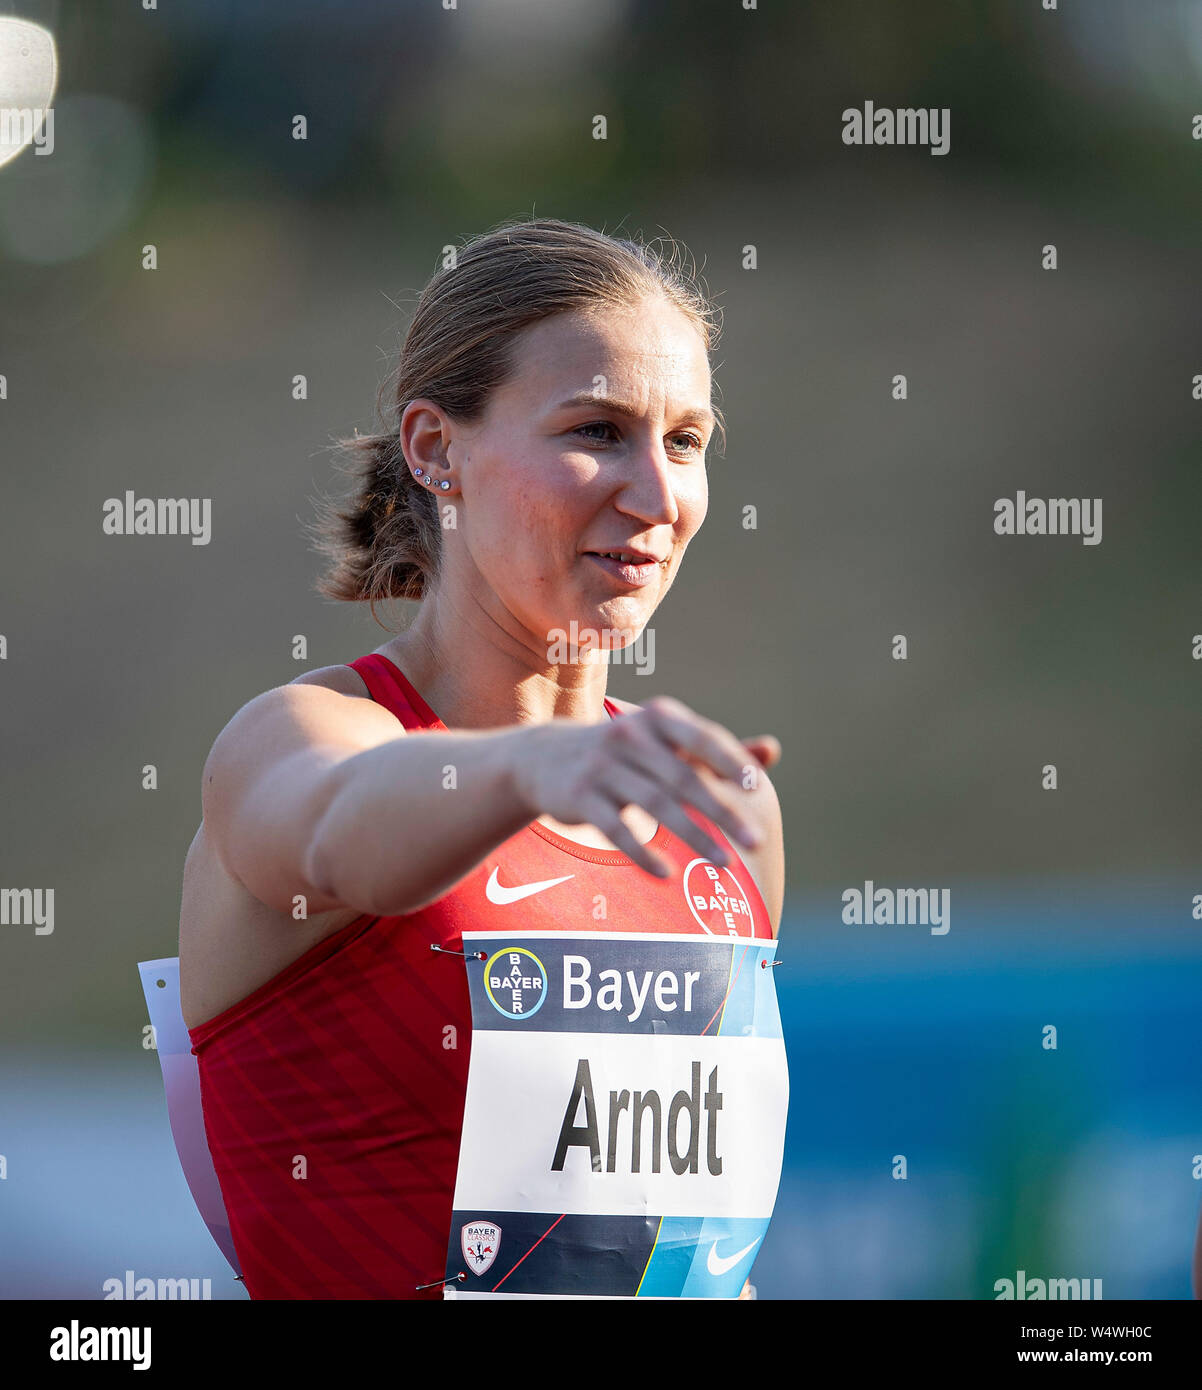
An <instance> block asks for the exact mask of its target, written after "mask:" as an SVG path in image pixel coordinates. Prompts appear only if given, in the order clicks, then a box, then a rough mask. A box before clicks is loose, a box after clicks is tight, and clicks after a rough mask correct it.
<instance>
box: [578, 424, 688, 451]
mask: <svg viewBox="0 0 1202 1390" xmlns="http://www.w3.org/2000/svg"><path fill="white" fill-rule="evenodd" d="M590 430H608V431H609V432H610V435H611V437H612V436H615V435H616V434H617V426H616V425H614V423H613V422H612V421H611V420H593V421H591V422H590V423H589V424H587V425H577V426H576V428H575V429H574V430H573V431H572V433H573V434H580V435H584V436H585V438H588V439H591V440H592V441H593V442H594V443H595V444H603V443H606V442H608V441H607V440H605V439H602V438H599V437H598V436H597V435H592V434H589V431H590ZM669 438H670V439H673V440H675V441H676V442H677V452H679V453H692V454H703V453H705V440H704V439H702V438H700V437H699V436H698V435H696V434H693V433H692V431H691V430H681V431H679V432H678V433H676V434H673V435H670V436H669ZM680 441H684V442H683V443H681V442H680Z"/></svg>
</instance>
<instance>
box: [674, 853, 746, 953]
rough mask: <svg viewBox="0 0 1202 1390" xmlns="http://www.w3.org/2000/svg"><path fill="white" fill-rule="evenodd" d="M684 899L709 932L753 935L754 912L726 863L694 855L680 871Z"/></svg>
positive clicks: (707, 932)
mask: <svg viewBox="0 0 1202 1390" xmlns="http://www.w3.org/2000/svg"><path fill="white" fill-rule="evenodd" d="M682 882H683V884H684V900H685V902H687V903H688V905H689V911H690V912H691V913H692V914H693V919H694V921H695V922H696V923H697V925H698V926H699V927H700V928H701V930H702V931H703V932H705V933H706V934H707V935H709V936H754V935H755V914H754V913H753V912H752V910H751V899H750V898H749V897H748V896H747V894H746V893H745V892H744V891H743V885H742V884H741V883H740V882H739V880H738V879H737V878H736V877H735V876H734V874H733V873H732V872H731V871H730V869H728V868H727V867H726V866H725V865H722V866H721V867H719V865H717V864H713V863H711V862H710V861H709V860H708V859H694V860H692V861H691V862H690V863H689V864H686V865H685V870H684V874H683V875H682Z"/></svg>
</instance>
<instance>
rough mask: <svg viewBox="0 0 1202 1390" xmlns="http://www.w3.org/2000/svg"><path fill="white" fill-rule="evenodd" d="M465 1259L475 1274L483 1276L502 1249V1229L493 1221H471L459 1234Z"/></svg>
mask: <svg viewBox="0 0 1202 1390" xmlns="http://www.w3.org/2000/svg"><path fill="white" fill-rule="evenodd" d="M459 1243H460V1245H461V1246H462V1247H463V1258H464V1259H465V1260H466V1261H467V1267H468V1269H470V1270H471V1272H472V1273H473V1274H483V1273H484V1271H485V1270H486V1269H487V1268H488V1267H489V1265H491V1264H492V1262H493V1261H494V1260H495V1259H496V1258H497V1251H498V1250H500V1248H501V1228H500V1226H496V1225H494V1224H493V1223H492V1222H491V1221H469V1222H468V1223H467V1225H466V1226H464V1228H463V1229H462V1230H461V1231H460V1233H459Z"/></svg>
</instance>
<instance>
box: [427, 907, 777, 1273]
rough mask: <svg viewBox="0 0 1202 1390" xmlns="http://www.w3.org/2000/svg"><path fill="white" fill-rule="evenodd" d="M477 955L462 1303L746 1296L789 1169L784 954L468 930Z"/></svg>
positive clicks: (645, 939)
mask: <svg viewBox="0 0 1202 1390" xmlns="http://www.w3.org/2000/svg"><path fill="white" fill-rule="evenodd" d="M463 949H464V953H465V964H466V968H467V978H468V986H469V989H470V991H471V1003H472V1044H471V1049H472V1050H471V1061H470V1066H469V1069H468V1080H467V1094H466V1101H465V1106H464V1115H463V1137H462V1141H461V1144H460V1150H459V1168H458V1174H457V1178H456V1183H455V1198H454V1213H453V1216H452V1221H451V1234H450V1244H449V1248H448V1256H447V1274H448V1276H449V1279H450V1282H449V1283H448V1284H447V1286H446V1289H445V1291H444V1292H445V1296H446V1297H447V1298H737V1297H738V1295H739V1293H740V1291H741V1290H742V1288H743V1284H744V1282H745V1281H746V1279H747V1276H748V1274H749V1273H750V1270H751V1266H752V1262H753V1261H754V1259H755V1256H756V1253H757V1252H758V1250H759V1247H760V1244H761V1242H762V1241H763V1239H764V1235H765V1234H766V1232H767V1229H768V1221H769V1218H770V1217H771V1215H772V1208H773V1205H774V1203H775V1201H776V1192H777V1187H778V1185H779V1183H780V1170H781V1158H782V1155H783V1151H784V1140H785V1117H786V1112H787V1109H788V1100H789V1080H788V1071H787V1067H786V1061H785V1049H784V1041H783V1039H782V1036H781V1025H780V1011H779V1009H778V1008H777V1002H776V985H775V980H774V978H773V976H774V974H775V972H774V970H773V969H772V968H771V966H772V962H773V960H774V959H775V956H776V942H775V941H772V940H759V939H734V938H724V937H716V936H715V937H709V936H692V935H684V934H671V935H669V934H663V935H659V934H657V935H654V936H651V935H646V934H638V933H625V932H582V933H569V932H557V933H544V934H535V933H531V934H522V933H505V934H498V933H492V932H464V933H463ZM481 957H483V958H481Z"/></svg>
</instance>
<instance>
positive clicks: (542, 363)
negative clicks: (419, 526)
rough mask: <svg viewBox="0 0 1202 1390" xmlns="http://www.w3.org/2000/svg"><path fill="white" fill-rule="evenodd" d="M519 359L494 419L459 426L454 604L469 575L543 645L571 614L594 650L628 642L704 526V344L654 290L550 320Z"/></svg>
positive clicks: (451, 562) (450, 556)
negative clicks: (613, 555) (628, 301)
mask: <svg viewBox="0 0 1202 1390" xmlns="http://www.w3.org/2000/svg"><path fill="white" fill-rule="evenodd" d="M515 360H516V371H515V373H514V375H513V376H512V378H511V379H510V380H509V382H508V383H507V384H506V385H505V386H503V387H501V388H499V389H498V390H497V391H495V392H494V393H493V396H492V398H491V400H490V402H489V406H488V409H487V410H486V412H485V414H484V416H483V418H482V420H481V421H477V422H475V423H474V424H471V425H468V426H466V427H464V426H462V425H460V424H458V423H456V424H453V425H452V427H451V440H452V442H451V444H450V446H449V448H448V451H447V461H448V463H449V465H450V470H451V474H452V476H453V477H454V479H455V483H456V485H457V488H458V489H459V491H460V493H461V500H460V501H459V505H458V506H457V512H458V516H457V529H456V530H455V531H444V532H443V541H444V580H445V581H446V582H448V583H450V584H451V585H452V586H453V588H454V589H456V590H458V591H459V592H458V593H457V594H456V600H455V606H456V607H458V606H459V601H460V600H462V599H463V598H464V597H465V596H466V595H465V594H464V592H463V586H464V585H466V586H467V592H468V594H470V596H471V599H472V600H473V601H475V602H477V603H479V604H480V605H483V607H484V608H485V610H486V611H487V612H488V614H489V615H490V616H492V617H493V618H494V619H495V620H496V621H498V622H499V623H501V624H502V626H503V627H504V628H505V629H506V630H507V631H509V632H511V633H512V634H513V635H514V636H517V637H519V638H521V639H522V640H524V641H526V643H527V645H533V646H534V647H535V648H536V649H541V648H542V647H543V646H544V645H546V646H548V647H549V646H550V645H551V644H552V643H553V641H554V637H553V633H554V632H555V630H556V629H563V630H567V631H569V632H570V630H571V623H572V622H573V621H575V623H576V624H577V628H578V630H579V631H580V633H581V638H580V641H581V643H582V644H587V643H589V642H592V643H595V644H596V645H599V646H603V647H621V646H625V645H627V644H628V643H630V642H633V641H634V640H635V639H636V637H637V636H638V634H639V633H640V632H641V631H642V629H643V628H644V626H645V625H646V623H647V621H648V619H649V618H650V617H651V615H652V613H654V611H655V609H656V607H657V606H658V604H659V602H660V600H661V599H662V598H663V597H664V595H665V594H666V593H667V592H668V589H669V588H670V587H671V585H672V581H673V580H674V579H675V577H676V571H677V569H678V567H679V565H680V561H681V558H682V557H683V555H684V552H685V547H686V546H687V545H688V543H689V541H690V540H692V538H693V536H694V535H695V534H696V533H697V530H698V529H699V527H700V526H701V523H702V522H703V521H704V520H705V513H706V507H707V504H708V495H709V494H708V487H707V481H706V464H705V450H706V446H707V445H708V443H709V440H710V435H711V433H712V431H713V427H714V419H713V415H712V413H711V410H710V404H709V402H710V371H709V362H708V359H707V356H706V350H705V344H704V342H703V340H702V338H701V335H700V333H699V332H698V330H697V329H696V328H695V327H694V326H693V324H692V323H691V322H690V321H689V319H688V318H687V317H686V316H685V315H684V314H683V313H681V312H680V310H678V309H676V308H674V307H673V306H672V305H671V304H669V303H667V302H666V301H664V300H662V299H658V298H655V299H648V300H644V301H643V302H642V303H640V304H638V305H637V306H634V307H632V308H626V309H621V308H606V309H605V310H603V311H600V312H596V313H570V314H568V313H565V314H557V315H555V316H554V317H552V318H549V319H543V320H541V321H540V322H539V323H537V324H535V325H533V326H532V327H531V328H529V329H527V330H526V331H525V332H524V333H523V335H522V337H521V338H520V339H519V342H518V345H517V354H516V359H515ZM605 552H620V553H624V555H625V557H626V560H627V561H629V559H630V558H631V557H633V558H634V559H635V560H637V561H638V563H635V564H631V563H628V562H627V563H624V562H623V561H622V560H616V559H606V558H603V556H604V553H605ZM441 587H442V586H441V585H440V588H441ZM521 629H524V633H525V634H528V636H525V635H523V632H522V631H521ZM590 632H592V633H595V634H596V635H595V636H592V637H590V636H589V635H588V634H589V633H590Z"/></svg>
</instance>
